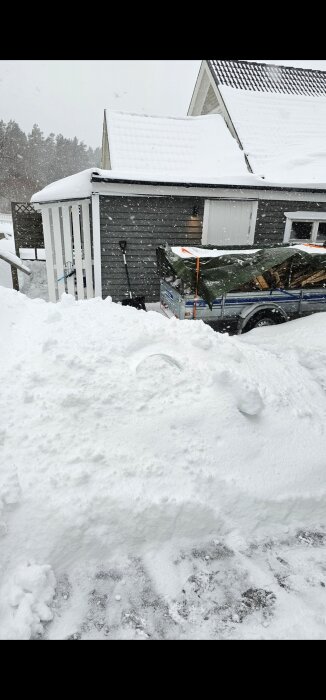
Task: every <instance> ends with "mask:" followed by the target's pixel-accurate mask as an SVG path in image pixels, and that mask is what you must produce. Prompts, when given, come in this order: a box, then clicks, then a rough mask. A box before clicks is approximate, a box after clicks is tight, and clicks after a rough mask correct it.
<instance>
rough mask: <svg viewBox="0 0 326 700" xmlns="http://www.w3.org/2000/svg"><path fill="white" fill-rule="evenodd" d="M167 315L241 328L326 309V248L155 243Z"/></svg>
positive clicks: (220, 327)
mask: <svg viewBox="0 0 326 700" xmlns="http://www.w3.org/2000/svg"><path fill="white" fill-rule="evenodd" d="M156 252H157V263H158V273H159V276H160V304H161V308H162V310H163V311H164V312H165V313H166V314H167V315H168V316H175V317H176V318H179V319H184V320H202V321H204V322H205V323H208V324H209V325H211V326H212V327H213V328H214V329H216V330H221V331H223V330H227V331H232V332H236V333H245V332H247V331H249V330H251V329H252V328H256V327H259V326H270V325H275V324H277V323H284V322H285V321H289V320H291V319H294V318H299V317H301V316H307V315H309V314H312V313H316V312H319V311H325V310H326V248H325V247H324V246H317V245H311V244H300V245H292V246H289V245H287V246H284V245H282V246H277V247H271V246H265V247H262V248H254V247H253V246H252V247H249V248H244V247H240V246H234V247H232V248H231V247H230V248H216V247H213V246H196V247H187V246H185V247H182V246H178V247H172V248H170V247H169V246H168V245H166V246H165V247H162V246H160V247H159V248H157V251H156Z"/></svg>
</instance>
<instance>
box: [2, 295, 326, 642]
mask: <svg viewBox="0 0 326 700" xmlns="http://www.w3.org/2000/svg"><path fill="white" fill-rule="evenodd" d="M0 327H1V335H0V385H1V392H0V415H1V416H2V420H1V425H0V446H1V451H2V459H1V475H0V536H1V540H2V552H3V554H2V559H1V564H0V577H1V580H2V582H3V588H2V593H1V594H0V601H1V608H0V610H1V612H0V629H2V630H3V632H2V634H4V635H5V637H6V638H10V636H11V635H12V636H15V635H16V636H18V637H19V638H28V637H29V636H33V635H34V636H35V634H37V631H38V630H39V629H40V625H42V621H44V620H45V621H46V620H47V619H49V618H48V617H47V615H48V613H49V611H48V610H47V606H48V603H49V601H50V600H51V596H52V595H53V587H54V578H53V576H54V574H52V573H51V572H52V570H53V571H54V572H55V576H56V577H57V573H58V572H59V573H60V571H62V570H65V567H66V568H67V567H69V566H70V565H71V566H73V565H75V564H76V565H78V562H84V561H86V560H88V559H93V560H95V559H97V558H103V557H104V558H105V557H107V556H109V555H114V553H115V552H120V553H121V552H126V553H131V552H134V553H138V552H140V551H142V552H144V551H146V550H147V549H148V548H153V547H157V546H159V545H163V544H166V543H168V542H169V543H171V542H174V541H175V542H177V541H178V542H179V543H180V542H182V541H191V542H194V541H195V540H196V539H200V538H202V537H211V536H212V535H214V536H216V535H222V536H223V535H229V536H231V535H232V533H233V535H232V536H233V537H234V538H235V539H236V537H237V533H239V536H241V538H243V537H246V536H248V537H250V536H252V535H253V534H254V535H255V536H258V535H261V536H266V535H269V534H271V533H273V535H276V534H277V533H280V532H282V531H284V530H285V531H288V530H291V529H293V530H294V529H295V528H296V527H301V528H302V527H304V526H307V527H308V526H317V525H318V524H320V523H324V522H325V507H326V482H325V469H326V467H325V425H326V421H325V418H326V381H325V369H326V314H317V315H315V316H313V317H310V318H307V319H303V320H299V321H294V322H292V323H288V324H285V325H284V326H282V327H275V328H266V329H257V330H256V331H253V332H251V333H249V334H248V335H247V336H243V337H229V336H227V335H221V334H217V333H214V332H213V331H212V330H211V329H210V328H208V327H207V326H205V325H204V324H203V323H202V322H186V321H185V322H182V321H181V322H180V321H177V320H176V319H171V320H167V319H165V318H164V317H163V316H161V315H159V314H157V313H154V312H148V313H145V312H142V311H136V310H135V309H132V308H128V307H121V306H120V305H119V304H114V303H112V301H111V300H110V299H107V300H105V301H103V300H101V299H99V298H97V299H93V300H89V301H80V302H75V300H74V299H73V298H72V297H70V296H68V295H63V298H62V301H61V302H60V303H58V304H51V303H46V302H45V301H43V300H40V299H33V300H32V299H28V298H27V297H25V296H24V295H22V294H20V293H18V292H15V291H13V290H9V289H6V288H0ZM26 559H28V561H32V562H46V566H43V565H41V564H33V565H30V566H29V568H26V567H25V569H23V570H22V569H20V568H19V567H21V565H22V561H23V560H25V561H26ZM17 567H18V568H17ZM35 567H36V568H35ZM49 567H50V568H49ZM17 571H18V574H17ZM26 581H27V583H26ZM36 589H37V591H38V592H37V595H36V593H35V590H36ZM36 599H37V601H38V603H37V605H36V604H35V600H36Z"/></svg>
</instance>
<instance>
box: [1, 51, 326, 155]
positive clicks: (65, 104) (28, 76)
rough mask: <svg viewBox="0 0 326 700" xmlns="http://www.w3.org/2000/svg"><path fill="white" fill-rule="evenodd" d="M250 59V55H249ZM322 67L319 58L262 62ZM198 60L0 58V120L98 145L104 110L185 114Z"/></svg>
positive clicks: (197, 69) (24, 128)
mask: <svg viewBox="0 0 326 700" xmlns="http://www.w3.org/2000/svg"><path fill="white" fill-rule="evenodd" d="M251 60H253V59H251ZM259 60H261V61H262V62H265V63H280V64H283V65H297V66H302V67H306V68H317V69H319V70H325V71H326V60H325V61H314V60H311V61H303V60H302V61H297V60H295V61H290V60H284V61H281V60H273V61H272V60H269V61H266V60H263V59H259ZM200 63H201V61H200V60H198V61H190V60H189V61H20V60H17V61H0V119H3V120H4V121H5V122H7V121H9V120H10V119H14V120H15V121H17V122H18V124H19V125H20V127H21V128H22V129H23V130H24V131H26V132H29V131H30V130H31V128H32V126H33V124H35V123H36V124H38V125H39V127H40V128H41V130H42V131H43V132H44V134H45V136H48V134H49V133H50V132H53V133H55V134H59V133H62V134H63V135H64V136H66V137H68V138H71V137H73V136H77V138H78V139H79V140H81V141H84V142H85V143H86V144H87V145H88V146H92V147H93V148H95V147H96V146H100V144H101V138H102V122H103V110H104V108H106V107H107V108H111V109H118V110H123V111H129V112H140V113H146V114H162V115H171V116H173V115H174V116H185V115H186V114H187V110H188V107H189V103H190V100H191V95H192V91H193V88H194V85H195V81H196V78H197V75H198V71H199V67H200Z"/></svg>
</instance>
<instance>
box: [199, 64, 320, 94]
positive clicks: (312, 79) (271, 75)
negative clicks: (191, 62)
mask: <svg viewBox="0 0 326 700" xmlns="http://www.w3.org/2000/svg"><path fill="white" fill-rule="evenodd" d="M207 64H208V67H209V69H210V71H211V74H212V76H213V78H214V81H215V83H216V85H218V86H219V85H228V86H229V87H234V88H238V89H242V90H255V91H258V92H274V93H275V92H276V93H285V94H292V95H308V96H314V95H326V72H323V71H318V70H311V69H307V68H294V67H289V66H278V65H272V64H266V63H251V62H250V61H221V60H212V61H207Z"/></svg>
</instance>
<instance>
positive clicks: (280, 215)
mask: <svg viewBox="0 0 326 700" xmlns="http://www.w3.org/2000/svg"><path fill="white" fill-rule="evenodd" d="M285 211H321V212H326V203H325V202H322V203H321V202H305V201H304V199H301V200H300V199H298V200H297V201H295V202H294V201H292V202H289V201H284V200H260V201H259V203H258V212H257V222H256V231H255V243H257V244H263V243H271V244H273V243H282V241H283V238H284V229H285V223H286V218H285V216H284V212H285Z"/></svg>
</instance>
